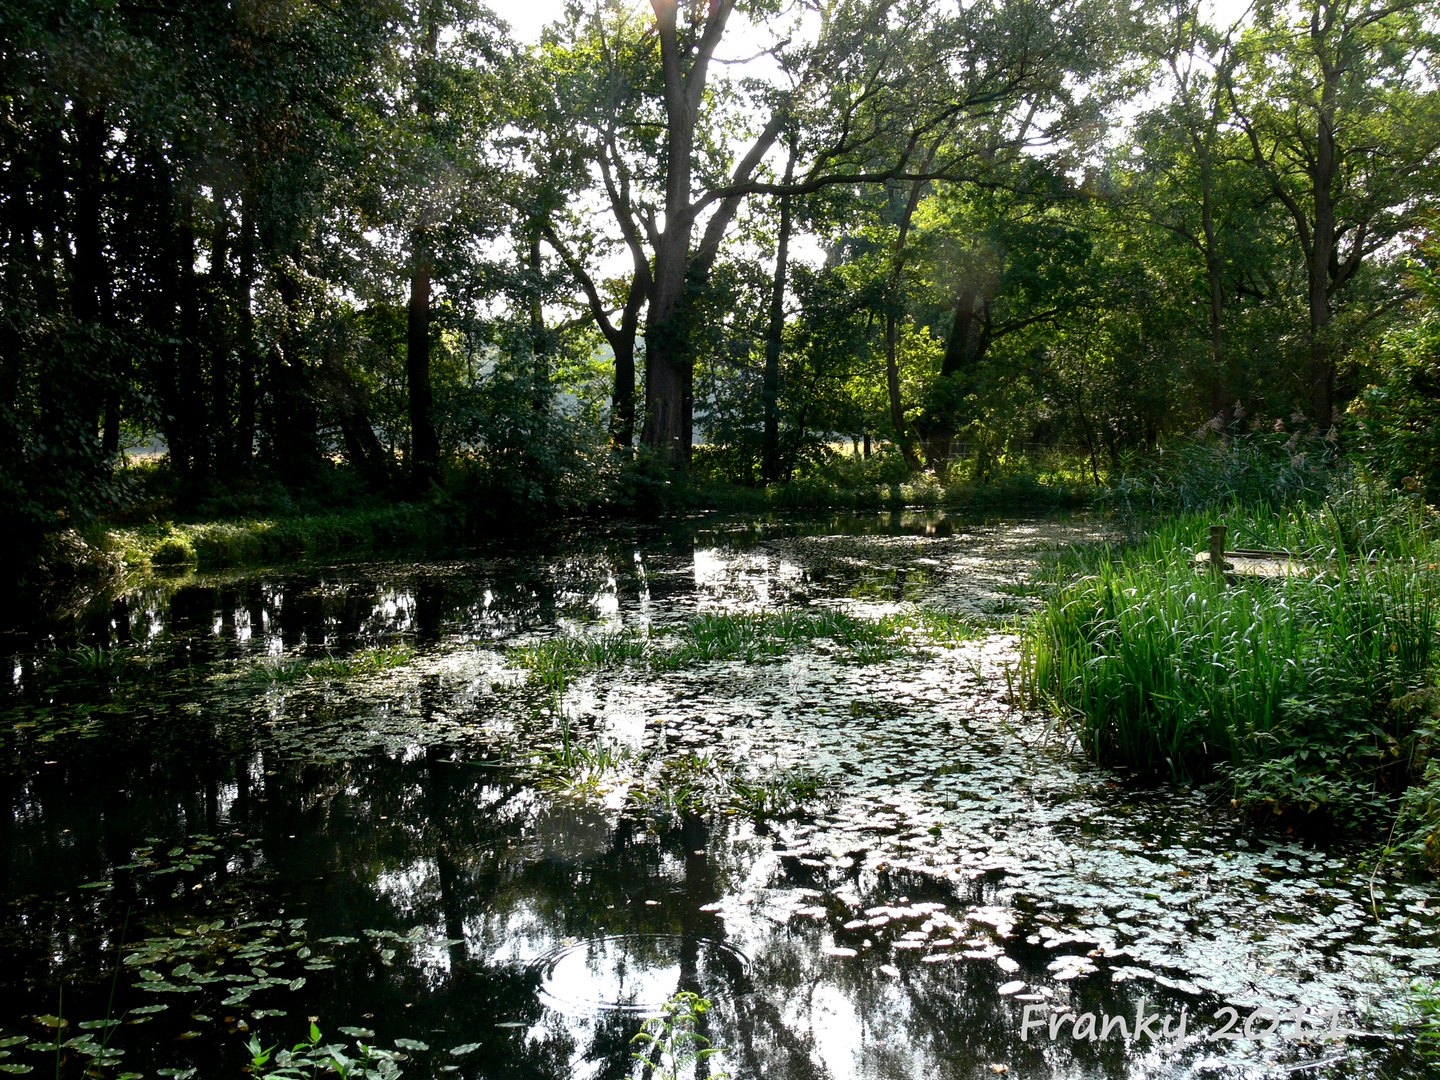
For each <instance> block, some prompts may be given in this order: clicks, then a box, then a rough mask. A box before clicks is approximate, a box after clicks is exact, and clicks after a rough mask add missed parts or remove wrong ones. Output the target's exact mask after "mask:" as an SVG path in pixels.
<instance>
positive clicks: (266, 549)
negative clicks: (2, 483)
mask: <svg viewBox="0 0 1440 1080" xmlns="http://www.w3.org/2000/svg"><path fill="white" fill-rule="evenodd" d="M1091 501H1092V493H1091V492H1090V490H1089V489H1087V488H1084V487H1080V486H1075V487H1070V486H1064V485H1058V486H1056V485H1047V484H1042V483H1041V482H1039V481H1038V480H1036V479H1035V478H1034V477H1032V476H1015V477H1008V478H1006V479H1003V480H996V481H994V482H993V483H990V484H980V485H977V484H973V483H970V482H963V483H956V484H952V485H950V486H948V487H947V486H945V485H942V484H940V483H939V482H938V481H937V480H936V479H935V478H934V477H933V476H922V477H918V478H916V479H915V480H913V481H911V482H907V483H888V484H875V483H854V484H850V483H842V482H837V481H835V480H833V479H826V480H820V479H813V480H798V481H795V482H793V483H789V484H775V485H772V486H770V487H768V488H764V487H757V488H748V487H741V486H736V485H730V484H724V483H719V482H707V483H695V482H690V481H685V480H679V481H674V482H672V483H671V484H669V485H668V487H667V490H665V491H663V492H661V493H660V496H659V497H658V499H657V500H656V502H655V505H654V507H653V508H652V510H651V511H649V512H646V513H643V514H641V515H640V516H641V517H646V518H654V517H663V516H665V515H667V514H676V513H693V512H696V511H706V510H713V511H717V512H722V513H765V512H770V511H777V510H779V511H798V512H803V511H806V510H815V511H822V510H854V511H859V512H880V513H883V512H887V511H899V510H902V509H905V508H910V507H932V508H942V507H957V508H963V507H1014V508H1016V509H1026V508H1050V507H1062V506H1081V505H1088V504H1089V503H1090V502H1091ZM634 514H635V508H633V507H624V506H621V507H610V508H596V509H594V510H593V511H592V512H591V513H590V514H587V515H584V516H586V517H595V516H597V515H598V516H600V517H602V518H623V517H629V516H633V515H634ZM471 517H473V515H471V514H469V513H467V511H466V509H465V507H464V506H462V505H460V504H459V503H458V502H457V501H456V500H454V499H453V498H450V497H448V496H441V497H439V498H437V499H436V500H434V501H429V502H413V503H392V504H387V505H384V506H378V507H375V506H371V507H365V508H359V509H347V510H331V511H324V512H312V513H285V514H273V515H267V516H256V517H239V518H227V519H222V520H210V521H183V520H174V521H165V520H163V519H162V520H157V521H152V522H151V523H149V524H145V525H111V526H109V527H105V528H101V529H99V530H96V531H94V533H93V537H92V540H93V546H94V547H95V548H97V549H99V550H101V551H103V552H109V553H112V554H114V555H117V556H119V557H120V558H121V559H123V560H124V562H125V563H126V564H127V565H129V566H134V567H144V566H155V567H163V566H195V567H197V568H198V569H201V570H211V569H221V568H224V567H234V566H252V565H263V564H265V563H273V562H282V561H286V560H291V559H301V558H314V557H333V556H337V555H364V554H380V553H384V552H397V551H409V550H426V549H429V550H434V549H436V548H439V547H442V546H444V545H445V544H447V543H452V544H453V543H459V542H464V541H465V540H467V539H474V538H475V537H476V536H477V535H481V534H484V535H489V534H491V533H492V532H493V531H494V527H493V526H491V525H489V524H488V523H487V524H486V525H485V526H483V527H482V526H480V525H478V524H477V523H475V522H473V521H471V520H470V519H471ZM533 520H534V521H536V522H538V523H542V524H543V525H544V526H546V527H553V526H554V525H555V524H557V522H560V521H563V520H565V519H564V517H563V516H562V515H559V514H558V512H557V513H556V514H543V513H542V514H537V515H536V516H535V517H534V519H533ZM572 520H573V519H572ZM513 526H514V523H513V522H512V528H513Z"/></svg>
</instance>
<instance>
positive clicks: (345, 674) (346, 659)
mask: <svg viewBox="0 0 1440 1080" xmlns="http://www.w3.org/2000/svg"><path fill="white" fill-rule="evenodd" d="M414 659H415V654H414V652H413V651H411V650H410V649H407V648H404V647H403V646H397V647H393V648H376V649H361V650H360V651H359V652H356V653H352V654H351V655H350V656H326V657H323V658H320V659H315V660H312V659H308V658H306V657H289V658H287V657H266V658H265V659H263V660H261V661H259V662H258V663H256V664H255V665H254V666H253V667H252V668H251V669H250V670H249V671H248V672H247V673H246V678H248V679H250V680H251V681H253V682H261V683H293V682H299V681H301V680H304V679H348V678H355V677H357V676H360V675H376V674H379V673H380V672H382V671H390V670H391V669H393V668H398V667H404V666H405V665H406V664H408V663H410V662H411V661H412V660H414Z"/></svg>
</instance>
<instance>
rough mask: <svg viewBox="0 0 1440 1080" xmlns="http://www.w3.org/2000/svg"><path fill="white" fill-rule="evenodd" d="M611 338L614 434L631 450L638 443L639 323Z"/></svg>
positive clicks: (622, 326)
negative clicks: (636, 437)
mask: <svg viewBox="0 0 1440 1080" xmlns="http://www.w3.org/2000/svg"><path fill="white" fill-rule="evenodd" d="M624 329H625V327H624V324H623V323H622V324H621V331H622V333H621V334H620V335H617V338H616V339H615V340H612V341H611V342H610V349H611V351H612V352H613V353H614V354H615V392H614V393H613V394H612V395H611V397H610V417H611V421H610V437H611V439H613V440H614V442H615V445H617V446H619V447H622V448H624V449H626V450H629V449H630V447H632V446H634V444H635V329H636V327H635V323H634V320H633V319H632V320H631V325H630V328H629V333H628V334H627V333H624V332H623V331H624Z"/></svg>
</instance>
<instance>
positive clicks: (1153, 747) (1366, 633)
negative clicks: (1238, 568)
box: [1022, 487, 1440, 823]
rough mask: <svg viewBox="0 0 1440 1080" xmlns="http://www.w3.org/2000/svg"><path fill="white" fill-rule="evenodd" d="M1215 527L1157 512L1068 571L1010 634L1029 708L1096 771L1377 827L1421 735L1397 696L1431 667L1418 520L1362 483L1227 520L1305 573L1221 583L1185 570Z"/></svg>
mask: <svg viewBox="0 0 1440 1080" xmlns="http://www.w3.org/2000/svg"><path fill="white" fill-rule="evenodd" d="M1218 518H1219V515H1217V514H1214V513H1212V514H1209V515H1206V514H1193V515H1189V516H1184V517H1180V518H1178V519H1172V520H1171V521H1169V522H1167V523H1164V524H1161V525H1158V526H1156V527H1155V528H1153V529H1152V530H1151V532H1150V533H1149V535H1148V536H1147V537H1146V538H1144V540H1143V541H1141V542H1139V543H1137V544H1135V545H1133V546H1131V547H1128V548H1125V549H1122V550H1119V551H1115V550H1110V549H1099V550H1092V551H1090V552H1087V553H1085V554H1084V555H1083V556H1081V557H1079V558H1076V559H1074V560H1072V561H1071V564H1070V565H1071V567H1072V569H1079V570H1082V571H1084V572H1083V573H1082V574H1081V575H1080V576H1079V577H1078V578H1076V579H1074V580H1071V581H1070V582H1069V583H1068V584H1066V585H1063V586H1062V587H1060V588H1059V589H1058V590H1057V591H1056V592H1055V594H1054V595H1053V596H1052V597H1051V598H1050V599H1049V600H1048V601H1047V602H1046V604H1045V605H1044V606H1043V607H1042V609H1041V611H1040V612H1039V614H1038V616H1037V617H1036V619H1035V620H1034V621H1033V622H1032V623H1031V624H1030V625H1029V627H1028V628H1027V629H1026V631H1025V633H1024V636H1023V645H1022V652H1023V656H1022V668H1023V676H1024V687H1025V689H1026V690H1027V691H1028V694H1029V698H1030V700H1031V702H1032V703H1043V704H1047V705H1049V706H1051V707H1053V708H1054V709H1055V710H1056V711H1057V712H1058V713H1060V715H1062V716H1064V717H1066V718H1068V719H1069V720H1071V721H1072V722H1073V724H1074V727H1075V730H1076V732H1077V734H1078V736H1079V740H1080V743H1081V745H1082V746H1083V748H1084V749H1085V751H1086V752H1087V753H1088V754H1089V755H1090V756H1091V757H1092V758H1094V759H1095V760H1096V761H1098V762H1101V763H1106V764H1116V765H1124V766H1127V767H1130V768H1133V769H1137V770H1139V771H1142V772H1148V773H1157V772H1158V773H1162V774H1168V775H1170V776H1171V777H1173V778H1176V779H1192V778H1198V777H1203V776H1217V777H1219V778H1220V779H1222V780H1223V781H1224V782H1225V783H1227V784H1228V786H1229V789H1230V794H1231V797H1232V798H1233V800H1234V803H1235V805H1236V806H1237V807H1246V808H1249V809H1253V810H1259V811H1265V812H1267V813H1270V814H1275V815H1287V816H1300V817H1310V816H1312V815H1314V816H1316V817H1317V818H1318V819H1321V820H1328V821H1331V822H1334V823H1355V822H1375V821H1378V820H1381V819H1383V818H1384V817H1385V816H1386V815H1387V814H1389V813H1390V812H1392V811H1393V809H1394V808H1395V800H1396V798H1397V797H1398V795H1399V793H1400V792H1402V791H1403V790H1404V789H1405V788H1406V787H1407V785H1409V784H1410V783H1411V782H1412V781H1414V780H1416V779H1419V773H1417V771H1416V767H1417V764H1418V765H1419V766H1420V767H1421V768H1422V769H1423V767H1424V760H1423V759H1424V757H1425V756H1426V750H1425V748H1426V747H1427V746H1428V741H1429V738H1430V736H1429V734H1428V732H1429V728H1428V727H1427V726H1425V725H1423V724H1420V723H1418V722H1417V721H1416V720H1415V718H1414V717H1413V716H1412V715H1411V714H1410V713H1409V712H1408V711H1407V710H1405V709H1403V708H1397V707H1396V703H1397V701H1400V700H1403V699H1404V698H1405V696H1406V695H1408V694H1411V693H1414V692H1416V691H1417V690H1421V689H1423V688H1424V687H1426V686H1428V685H1431V684H1432V683H1433V680H1434V678H1435V669H1436V660H1437V656H1440V649H1437V636H1436V635H1437V629H1440V571H1437V563H1440V554H1437V551H1436V546H1435V543H1434V540H1433V536H1432V528H1431V523H1430V522H1429V521H1428V520H1427V519H1426V518H1425V517H1424V514H1423V511H1422V509H1421V508H1419V507H1418V506H1416V505H1415V504H1413V503H1410V502H1407V501H1405V500H1402V499H1399V498H1393V497H1383V496H1381V495H1379V494H1378V493H1377V492H1376V491H1374V490H1373V489H1366V488H1363V487H1352V488H1349V489H1346V490H1344V491H1342V492H1340V493H1339V494H1337V495H1334V496H1332V497H1331V498H1329V499H1327V500H1326V501H1325V502H1324V503H1321V504H1319V505H1318V506H1314V507H1304V506H1300V507H1296V508H1294V509H1291V510H1287V511H1280V512H1275V511H1267V510H1265V509H1259V510H1251V511H1244V510H1232V511H1231V512H1230V513H1229V514H1227V515H1226V519H1227V521H1228V523H1229V524H1230V526H1231V529H1232V535H1237V534H1238V535H1239V536H1240V537H1241V538H1242V540H1244V541H1246V542H1247V546H1248V545H1249V544H1253V545H1254V546H1257V547H1267V548H1279V549H1286V550H1289V551H1291V552H1293V553H1295V554H1296V555H1298V556H1299V557H1300V558H1301V559H1302V560H1303V561H1304V562H1306V563H1307V564H1308V566H1309V568H1310V573H1309V574H1308V575H1306V576H1297V575H1292V576H1290V577H1287V578H1283V579H1278V580H1277V579H1268V580H1259V579H1256V580H1250V581H1245V580H1244V579H1241V581H1240V582H1238V583H1234V584H1230V583H1226V582H1225V581H1223V580H1217V579H1215V578H1213V577H1212V576H1210V575H1209V574H1207V573H1204V572H1203V570H1201V569H1198V568H1197V567H1196V565H1195V564H1194V561H1193V553H1194V552H1195V551H1196V550H1198V549H1203V548H1204V546H1205V537H1206V530H1207V527H1208V525H1210V524H1212V523H1215V521H1217V520H1218ZM1437 794H1440V793H1437ZM1436 802H1437V803H1440V798H1437V800H1436ZM1431 817H1432V818H1433V819H1434V820H1436V821H1440V815H1437V814H1434V813H1432V814H1431Z"/></svg>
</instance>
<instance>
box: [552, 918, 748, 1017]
mask: <svg viewBox="0 0 1440 1080" xmlns="http://www.w3.org/2000/svg"><path fill="white" fill-rule="evenodd" d="M534 968H535V970H536V971H537V972H538V973H539V975H540V1000H541V1001H543V1002H544V1003H545V1004H546V1005H548V1006H550V1007H551V1008H552V1009H556V1010H558V1011H560V1012H564V1013H591V1012H602V1011H611V1010H614V1011H622V1012H658V1011H659V1010H660V1009H661V1007H662V1006H664V1004H665V1003H666V1002H667V1001H669V1000H670V998H671V997H673V996H674V995H675V994H676V993H679V992H680V991H684V990H688V991H690V992H692V993H696V994H699V995H700V996H701V997H703V998H708V999H710V1000H722V999H726V998H731V997H734V996H735V995H736V994H740V993H744V992H745V990H746V989H747V986H748V981H749V974H750V961H749V959H748V958H747V957H746V956H745V954H744V953H742V952H741V951H740V950H739V949H736V948H734V947H733V946H730V945H727V944H725V943H724V942H723V941H714V940H712V939H710V938H702V937H686V936H684V935H681V934H612V935H609V936H607V937H599V938H590V939H587V940H585V941H580V942H576V943H575V944H573V945H570V946H567V947H566V948H563V949H561V950H559V951H558V952H555V953H552V954H550V955H549V956H546V957H542V958H541V959H539V960H537V961H536V962H535V964H534Z"/></svg>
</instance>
